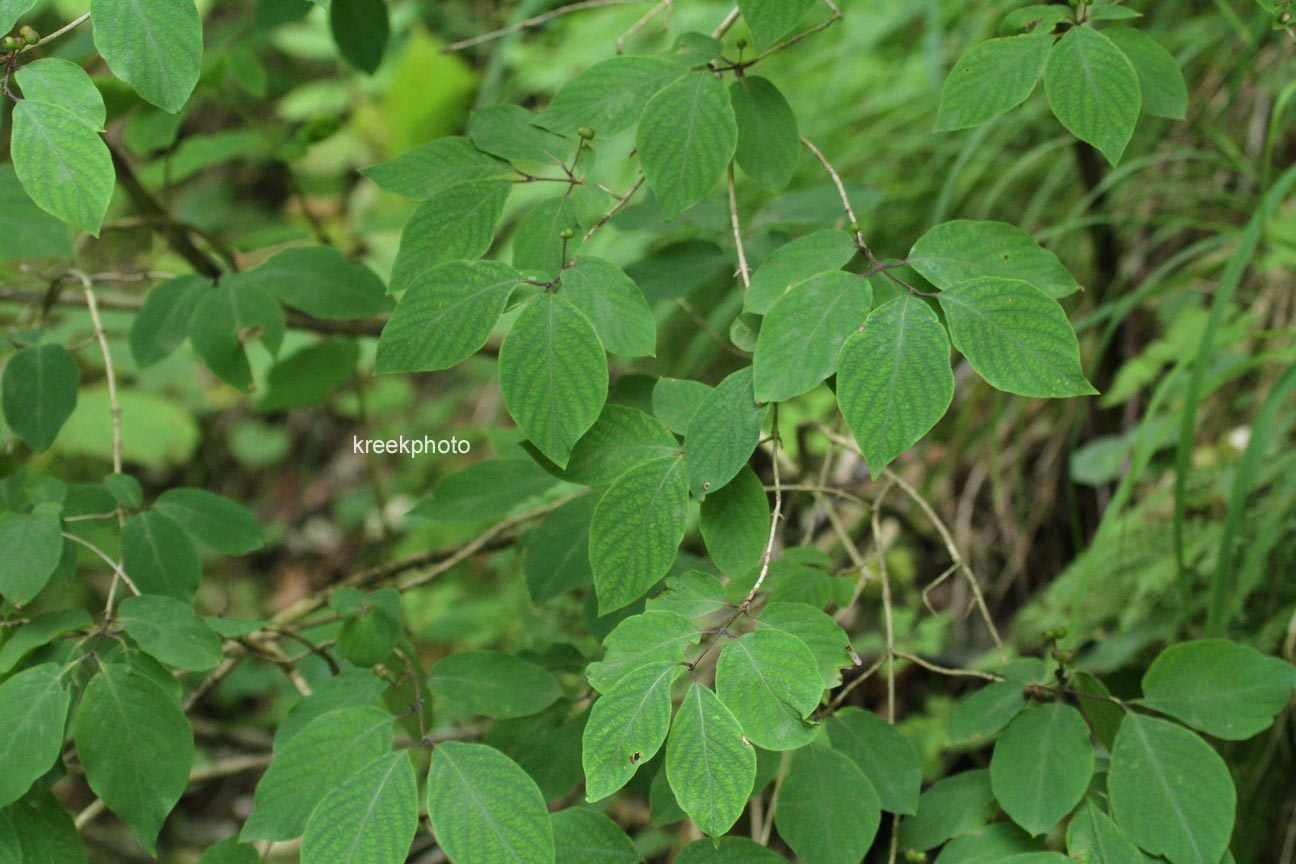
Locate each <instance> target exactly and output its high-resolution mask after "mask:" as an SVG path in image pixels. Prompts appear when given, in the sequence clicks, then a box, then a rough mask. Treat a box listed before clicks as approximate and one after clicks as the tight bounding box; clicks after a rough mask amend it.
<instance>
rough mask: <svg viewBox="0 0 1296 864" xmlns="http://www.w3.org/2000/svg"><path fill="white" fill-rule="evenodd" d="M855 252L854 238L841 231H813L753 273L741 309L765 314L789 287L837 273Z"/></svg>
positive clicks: (792, 243)
mask: <svg viewBox="0 0 1296 864" xmlns="http://www.w3.org/2000/svg"><path fill="white" fill-rule="evenodd" d="M857 251H858V250H857V249H856V248H855V241H854V239H852V238H851V236H850V235H848V234H846V233H845V232H843V231H831V230H824V231H816V232H815V233H813V234H808V235H806V236H805V237H800V238H798V239H796V240H793V241H792V242H791V243H787V244H784V245H783V246H780V247H779V248H778V249H776V250H774V252H773V253H771V255H770V256H769V257H768V258H766V259H765V260H764V261H762V262H761V265H760V266H759V267H757V268H756V272H754V273H753V274H752V278H751V286H750V287H749V288H748V289H747V293H746V294H744V295H743V308H744V309H746V310H747V311H748V312H754V313H756V314H758V315H764V314H765V313H766V312H768V311H769V310H770V309H771V308H772V307H773V306H774V303H775V302H776V301H777V300H778V299H779V298H780V297H782V296H783V294H784V293H785V292H786V291H787V290H788V288H790V287H792V286H793V285H796V284H797V283H799V282H804V281H805V280H807V279H809V278H810V277H811V276H817V275H819V274H820V273H827V272H828V271H830V270H840V269H841V268H842V267H844V266H846V264H847V263H848V262H849V261H850V260H851V259H852V258H854V257H855V253H856V252H857Z"/></svg>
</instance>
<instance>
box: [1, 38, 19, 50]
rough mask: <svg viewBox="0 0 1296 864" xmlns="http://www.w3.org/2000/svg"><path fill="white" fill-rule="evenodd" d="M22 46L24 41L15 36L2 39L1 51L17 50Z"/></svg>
mask: <svg viewBox="0 0 1296 864" xmlns="http://www.w3.org/2000/svg"><path fill="white" fill-rule="evenodd" d="M20 47H22V43H21V42H19V41H18V40H17V39H15V38H14V37H13V36H6V37H4V38H3V39H0V51H17V50H18V49H19V48H20Z"/></svg>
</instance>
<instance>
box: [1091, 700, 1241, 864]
mask: <svg viewBox="0 0 1296 864" xmlns="http://www.w3.org/2000/svg"><path fill="white" fill-rule="evenodd" d="M1107 791H1108V794H1109V796H1110V797H1111V811H1112V816H1113V817H1114V818H1115V819H1116V822H1117V823H1118V824H1119V825H1120V826H1121V827H1122V828H1124V829H1125V832H1126V833H1127V834H1129V836H1130V839H1132V840H1133V841H1134V842H1135V843H1137V844H1138V845H1139V846H1141V847H1142V848H1143V851H1145V852H1147V853H1149V854H1151V855H1160V856H1162V857H1163V858H1165V859H1166V860H1168V861H1169V862H1170V864H1218V862H1219V860H1220V858H1222V857H1223V856H1224V852H1225V851H1226V850H1227V849H1228V843H1229V837H1230V836H1232V833H1233V821H1234V816H1235V812H1236V807H1237V792H1236V790H1235V789H1234V788H1233V778H1232V776H1231V775H1230V774H1229V769H1228V766H1227V765H1225V764H1224V760H1223V759H1221V758H1220V756H1219V754H1218V753H1216V752H1215V751H1214V750H1213V749H1211V747H1210V746H1209V745H1208V744H1207V743H1206V742H1205V741H1203V740H1201V739H1200V738H1198V737H1197V736H1196V735H1194V734H1193V733H1192V732H1189V731H1188V730H1187V729H1184V728H1183V727H1182V726H1178V725H1176V724H1174V723H1171V722H1169V721H1166V720H1158V719H1156V718H1155V717H1147V716H1144V715H1142V714H1135V713H1127V714H1126V715H1125V720H1124V721H1123V722H1122V723H1121V727H1120V731H1119V732H1117V733H1116V745H1115V746H1114V747H1113V748H1112V753H1111V767H1110V768H1109V770H1108V774H1107Z"/></svg>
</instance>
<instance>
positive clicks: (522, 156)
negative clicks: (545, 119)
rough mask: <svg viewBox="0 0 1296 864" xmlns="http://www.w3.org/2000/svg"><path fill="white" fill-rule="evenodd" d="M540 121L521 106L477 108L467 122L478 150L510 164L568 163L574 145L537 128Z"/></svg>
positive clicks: (469, 132)
mask: <svg viewBox="0 0 1296 864" xmlns="http://www.w3.org/2000/svg"><path fill="white" fill-rule="evenodd" d="M537 119H539V118H538V117H537V116H536V115H535V114H533V113H531V112H530V111H528V110H526V109H525V108H523V107H521V106H519V105H491V106H489V107H487V108H478V109H477V110H476V111H474V112H472V116H471V117H470V118H469V119H468V135H469V136H470V137H471V138H472V141H473V143H474V144H476V145H477V147H478V148H480V149H482V150H485V151H486V152H487V153H490V154H493V155H495V156H498V157H500V158H501V159H508V160H509V161H511V162H536V163H551V164H554V165H562V164H565V163H566V161H567V159H568V157H569V156H570V154H571V153H572V152H573V150H574V145H572V144H570V143H569V142H568V141H567V139H566V138H564V137H563V136H561V135H555V134H554V133H553V132H550V131H549V130H548V129H542V128H540V127H539V126H537V125H536V123H535V121H536V120H537Z"/></svg>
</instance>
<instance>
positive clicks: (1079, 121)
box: [1044, 27, 1142, 166]
mask: <svg viewBox="0 0 1296 864" xmlns="http://www.w3.org/2000/svg"><path fill="white" fill-rule="evenodd" d="M1044 89H1045V90H1046V91H1047V92H1048V101H1049V106H1050V107H1051V108H1052V109H1053V113H1054V114H1055V115H1057V118H1058V120H1060V121H1061V122H1062V125H1063V126H1065V127H1066V128H1067V130H1068V131H1070V132H1071V134H1072V135H1075V136H1076V137H1077V138H1079V139H1080V140H1082V141H1087V142H1088V143H1090V144H1092V145H1093V146H1094V147H1096V148H1097V149H1098V151H1099V152H1100V153H1102V154H1103V156H1105V157H1107V161H1108V162H1110V163H1111V164H1112V165H1113V166H1114V165H1116V164H1117V163H1118V162H1120V158H1121V154H1122V153H1124V152H1125V145H1127V144H1128V143H1129V140H1130V136H1132V135H1133V134H1134V126H1135V124H1136V123H1138V115H1139V108H1140V106H1141V105H1142V96H1141V95H1140V85H1139V76H1138V72H1136V71H1135V70H1134V66H1133V65H1132V64H1131V63H1130V61H1129V60H1127V59H1126V57H1125V55H1124V54H1122V53H1121V50H1120V49H1119V48H1117V47H1116V45H1115V44H1114V43H1113V42H1112V41H1111V40H1110V39H1108V38H1107V37H1106V36H1104V35H1103V34H1102V33H1099V32H1098V31H1097V30H1095V29H1093V28H1092V27H1072V28H1071V29H1070V30H1068V31H1067V32H1066V35H1065V36H1063V37H1062V38H1061V39H1060V40H1058V42H1057V44H1056V45H1054V46H1053V47H1052V49H1050V50H1049V55H1048V62H1047V63H1046V64H1045V66H1044Z"/></svg>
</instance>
